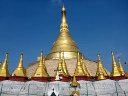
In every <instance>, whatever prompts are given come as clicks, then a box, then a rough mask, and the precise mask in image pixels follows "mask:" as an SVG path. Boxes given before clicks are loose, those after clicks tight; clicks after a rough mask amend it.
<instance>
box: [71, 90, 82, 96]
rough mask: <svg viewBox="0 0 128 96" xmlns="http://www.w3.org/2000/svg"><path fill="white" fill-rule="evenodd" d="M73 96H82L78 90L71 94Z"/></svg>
mask: <svg viewBox="0 0 128 96" xmlns="http://www.w3.org/2000/svg"><path fill="white" fill-rule="evenodd" d="M71 96H80V93H79V91H76V89H75V91H72V92H71Z"/></svg>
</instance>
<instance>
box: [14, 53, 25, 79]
mask: <svg viewBox="0 0 128 96" xmlns="http://www.w3.org/2000/svg"><path fill="white" fill-rule="evenodd" d="M12 74H14V75H15V76H23V77H27V76H26V69H25V68H24V66H23V52H22V53H21V57H20V61H19V64H18V66H17V68H16V69H15V70H14V72H13V73H12Z"/></svg>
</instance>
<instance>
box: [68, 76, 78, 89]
mask: <svg viewBox="0 0 128 96" xmlns="http://www.w3.org/2000/svg"><path fill="white" fill-rule="evenodd" d="M78 86H79V87H80V84H79V83H78V82H77V81H76V77H75V76H73V80H72V83H71V84H70V87H78Z"/></svg>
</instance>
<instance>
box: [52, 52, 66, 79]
mask: <svg viewBox="0 0 128 96" xmlns="http://www.w3.org/2000/svg"><path fill="white" fill-rule="evenodd" d="M58 70H60V71H59V75H60V74H63V75H64V76H66V73H65V72H64V69H63V67H62V62H61V52H59V63H58ZM56 75H57V72H56V73H55V75H54V76H56Z"/></svg>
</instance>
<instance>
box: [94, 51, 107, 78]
mask: <svg viewBox="0 0 128 96" xmlns="http://www.w3.org/2000/svg"><path fill="white" fill-rule="evenodd" d="M100 70H101V71H102V72H103V74H104V76H108V74H107V72H106V70H105V69H104V66H103V64H102V62H101V60H100V54H99V52H98V66H97V72H96V76H98V74H99V73H100Z"/></svg>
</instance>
